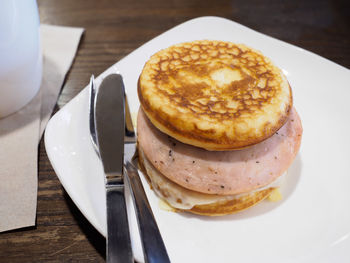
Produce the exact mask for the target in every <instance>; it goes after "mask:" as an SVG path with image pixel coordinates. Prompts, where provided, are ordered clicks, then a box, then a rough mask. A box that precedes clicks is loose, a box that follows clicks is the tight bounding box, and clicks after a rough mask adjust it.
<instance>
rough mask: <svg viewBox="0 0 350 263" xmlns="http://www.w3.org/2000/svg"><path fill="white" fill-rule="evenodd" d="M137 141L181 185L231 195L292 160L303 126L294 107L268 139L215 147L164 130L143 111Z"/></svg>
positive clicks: (264, 180)
mask: <svg viewBox="0 0 350 263" xmlns="http://www.w3.org/2000/svg"><path fill="white" fill-rule="evenodd" d="M137 132H138V144H139V147H141V148H142V150H143V152H144V154H145V156H146V157H147V159H148V160H149V161H150V162H151V163H152V164H153V165H154V167H155V168H156V169H157V170H158V171H159V172H160V173H162V174H163V175H164V176H166V177H167V178H168V179H170V180H171V181H173V182H176V183H177V184H179V185H181V186H183V187H185V188H187V189H190V190H193V191H197V192H201V193H207V194H218V195H232V194H240V193H246V192H250V191H253V190H255V189H257V188H260V187H264V186H266V185H268V184H270V183H272V182H273V181H274V180H276V179H277V178H278V177H279V176H281V175H282V174H283V173H284V172H285V171H286V170H287V169H288V167H289V166H290V165H291V163H292V162H293V160H294V158H295V156H296V154H297V152H298V150H299V147H300V142H301V136H302V132H303V130H302V125H301V121H300V118H299V116H298V114H297V112H296V111H295V109H294V108H293V109H292V111H291V113H290V116H289V119H288V121H287V122H286V124H285V125H284V126H283V127H282V128H281V129H280V130H279V131H278V132H277V133H276V134H274V135H273V136H272V137H270V138H269V139H267V140H265V141H263V142H261V143H259V144H256V145H254V146H251V147H249V148H246V149H242V150H236V151H222V152H212V151H207V150H205V149H201V148H197V147H194V146H191V145H187V144H183V143H181V142H179V141H177V140H175V139H173V138H171V137H170V136H168V135H166V134H164V133H162V132H160V131H159V130H158V129H157V128H155V127H154V126H153V124H152V123H151V122H150V121H149V120H148V119H147V117H146V115H145V113H144V112H143V111H142V110H140V111H139V114H138V119H137Z"/></svg>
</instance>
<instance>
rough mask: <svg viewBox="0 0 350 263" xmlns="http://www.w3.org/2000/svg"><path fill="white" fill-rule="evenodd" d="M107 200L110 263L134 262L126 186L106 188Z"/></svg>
mask: <svg viewBox="0 0 350 263" xmlns="http://www.w3.org/2000/svg"><path fill="white" fill-rule="evenodd" d="M106 191H107V193H106V198H107V239H106V242H107V251H106V261H107V262H108V263H112V262H113V263H115V262H116V263H126V262H134V259H133V255H132V250H131V242H130V234H129V224H128V217H127V214H126V204H125V196H124V185H108V186H106Z"/></svg>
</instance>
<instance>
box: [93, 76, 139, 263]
mask: <svg viewBox="0 0 350 263" xmlns="http://www.w3.org/2000/svg"><path fill="white" fill-rule="evenodd" d="M94 105H95V108H94V116H95V121H94V124H95V128H96V129H95V131H96V138H97V148H98V152H99V155H100V159H101V161H102V165H103V170H104V173H105V185H106V207H107V238H106V243H107V244H106V245H107V250H106V261H107V262H118V263H127V262H133V255H132V249H131V242H130V234H129V224H128V218H127V210H126V203H125V196H124V177H123V174H124V168H123V159H124V132H125V120H124V119H125V114H124V107H125V106H124V89H123V84H122V80H121V77H120V75H116V74H112V75H109V76H107V77H106V78H105V79H104V80H103V81H102V83H101V85H100V87H99V89H98V91H97V93H96V101H95V102H94Z"/></svg>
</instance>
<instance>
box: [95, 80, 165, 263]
mask: <svg viewBox="0 0 350 263" xmlns="http://www.w3.org/2000/svg"><path fill="white" fill-rule="evenodd" d="M119 76H120V75H119ZM120 79H121V82H122V77H121V76H120ZM122 85H123V82H122ZM123 89H124V87H123ZM95 93H96V87H95V85H94V79H93V76H92V77H91V80H90V131H91V130H92V132H91V139H92V141H93V145H94V148H95V150H96V152H97V154H98V149H97V148H96V136H95V135H94V133H93V132H94V131H95V129H94V121H93V116H94V115H93V114H91V112H92V111H93V110H94V107H93V105H94V103H95V102H94V98H95ZM136 157H137V151H136V136H135V132H134V128H133V124H132V118H131V114H130V110H129V105H128V100H127V96H126V95H125V137H124V167H125V169H126V175H127V176H126V178H127V180H128V182H129V185H130V188H131V193H132V198H133V202H134V207H135V211H136V216H137V221H138V226H139V230H140V235H141V241H142V247H143V253H144V259H145V262H146V263H147V262H148V263H154V262H164V263H166V262H170V259H169V256H168V254H167V251H166V247H165V245H164V242H163V239H162V237H161V234H160V232H159V229H158V226H157V223H156V220H155V218H154V215H153V213H152V209H151V207H150V205H149V203H148V200H147V196H146V194H145V191H144V189H143V186H142V183H141V180H140V177H139V174H138V171H137V168H136V167H137V158H136Z"/></svg>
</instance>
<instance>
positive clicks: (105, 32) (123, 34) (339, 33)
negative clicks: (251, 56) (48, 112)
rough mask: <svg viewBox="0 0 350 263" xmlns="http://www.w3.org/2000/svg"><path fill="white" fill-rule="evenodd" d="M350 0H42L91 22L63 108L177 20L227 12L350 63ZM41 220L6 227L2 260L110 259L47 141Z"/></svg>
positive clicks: (79, 22) (56, 20)
mask: <svg viewBox="0 0 350 263" xmlns="http://www.w3.org/2000/svg"><path fill="white" fill-rule="evenodd" d="M348 3H349V1H346V0H334V1H331V0H320V1H319V0H311V1H304V0H296V1H278V0H266V1H260V0H252V1H247V0H232V1H228V0H218V1H212V0H177V1H174V0H172V1H164V0H131V1H121V0H120V1H116V0H115V1H114V0H109V1H107V0H101V1H96V0H74V1H73V0H60V1H57V0H38V5H39V10H40V17H41V21H42V22H43V23H49V24H56V25H65V26H77V27H84V28H85V30H86V31H85V33H84V36H83V38H82V41H81V44H80V46H79V50H78V53H77V56H76V58H75V61H74V63H73V66H72V68H71V70H70V72H69V73H68V74H67V77H66V81H65V83H64V86H63V89H62V93H61V95H60V98H59V100H58V106H57V107H56V110H58V109H59V108H61V107H62V106H63V105H65V104H66V103H67V102H68V101H69V100H71V99H72V98H73V97H74V96H75V95H76V94H77V93H79V91H81V90H82V89H83V87H85V86H86V85H87V83H88V80H89V77H90V75H91V74H92V73H93V74H95V75H99V74H100V73H101V72H103V71H104V70H105V69H106V68H107V67H109V66H111V65H112V64H114V63H115V62H117V61H118V60H120V59H121V58H122V57H124V56H125V55H127V54H128V53H130V52H131V51H133V50H134V49H136V48H137V47H139V46H140V45H142V44H143V43H145V42H147V41H148V40H150V39H152V38H153V37H155V36H157V35H159V34H160V33H162V32H164V31H166V30H168V29H170V28H172V27H173V26H175V25H177V24H179V23H182V22H185V21H187V20H189V19H191V18H194V17H198V16H206V15H214V16H221V17H225V18H228V19H231V20H234V21H236V22H238V23H241V24H243V25H246V26H248V27H250V28H252V29H255V30H257V31H260V32H262V33H264V34H267V35H270V36H272V37H275V38H278V39H281V40H283V41H286V42H289V43H291V44H294V45H297V46H299V47H302V48H304V49H307V50H310V51H312V52H314V53H316V54H319V55H321V56H323V57H326V58H328V59H330V60H332V61H334V62H336V63H338V64H340V65H342V66H345V67H347V68H350V15H349V14H350V8H349V4H348ZM38 176H39V189H38V208H37V224H36V226H35V227H32V228H27V229H21V230H15V231H10V232H7V233H2V234H0V262H104V260H105V257H104V253H105V239H104V238H103V237H102V236H101V235H100V234H99V233H98V232H97V231H96V230H95V229H94V228H93V227H92V226H91V225H90V224H89V222H88V221H87V220H86V219H85V218H84V216H83V215H82V214H81V213H80V212H79V210H78V209H77V207H76V206H75V205H74V204H73V202H72V201H71V199H70V198H69V196H68V195H67V194H66V193H65V191H64V190H63V188H62V186H61V184H60V182H59V181H58V179H57V177H56V175H55V172H54V171H53V169H52V167H51V165H50V162H49V160H48V157H47V155H46V152H45V147H44V142H43V141H41V143H40V146H39V175H38Z"/></svg>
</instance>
